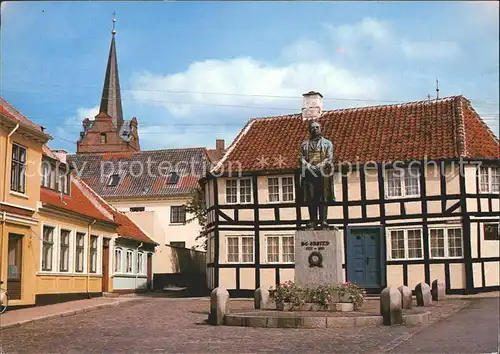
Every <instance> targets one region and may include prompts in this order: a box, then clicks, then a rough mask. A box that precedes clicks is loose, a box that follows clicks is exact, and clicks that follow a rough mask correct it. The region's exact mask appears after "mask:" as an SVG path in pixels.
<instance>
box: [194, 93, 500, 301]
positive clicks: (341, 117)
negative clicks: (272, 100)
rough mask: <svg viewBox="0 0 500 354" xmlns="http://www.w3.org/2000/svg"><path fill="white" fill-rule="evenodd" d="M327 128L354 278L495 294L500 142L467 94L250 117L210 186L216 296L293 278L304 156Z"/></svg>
mask: <svg viewBox="0 0 500 354" xmlns="http://www.w3.org/2000/svg"><path fill="white" fill-rule="evenodd" d="M311 120H316V121H318V122H319V123H320V124H321V126H322V130H323V135H324V136H325V137H326V138H328V139H329V140H331V141H332V142H333V144H334V162H335V167H336V169H335V170H336V172H335V181H336V185H335V194H336V196H335V200H334V201H332V202H330V205H329V209H328V222H329V224H330V225H332V227H333V226H335V227H337V228H338V229H339V230H340V231H341V233H342V241H343V248H344V254H343V259H342V263H343V267H344V268H345V272H344V276H345V279H346V280H349V281H353V282H356V283H358V284H359V285H361V286H363V287H365V288H366V289H367V290H368V291H369V292H370V291H372V292H378V291H380V289H381V288H383V287H385V286H400V285H407V286H409V287H410V288H414V287H415V285H416V284H417V283H419V282H422V281H425V282H427V283H430V282H431V281H432V280H434V279H442V280H444V281H445V283H446V290H447V293H476V292H481V291H489V290H498V289H499V288H500V287H499V285H500V281H499V279H500V274H499V264H500V263H499V260H500V258H499V256H500V254H499V246H500V244H499V242H500V241H499V232H498V221H499V216H500V211H499V185H500V169H499V160H498V158H499V140H498V138H497V137H496V136H495V135H494V134H493V132H492V131H491V130H490V129H489V128H488V126H487V125H486V124H485V123H484V122H483V120H482V119H481V117H480V116H479V114H478V113H477V112H476V111H475V110H474V108H473V107H472V105H471V102H470V101H469V100H468V99H467V98H465V97H463V96H454V97H447V98H442V99H436V100H426V101H419V102H408V103H404V104H394V105H383V106H372V107H361V108H352V109H341V110H331V111H323V107H322V96H321V94H319V93H316V92H310V93H307V94H305V95H304V106H303V108H302V113H299V114H293V115H286V116H277V117H265V118H257V119H251V120H249V121H248V123H247V124H246V125H245V126H244V127H243V129H242V130H241V132H240V133H239V134H238V136H237V137H236V138H235V140H234V141H233V142H232V144H231V145H230V146H229V147H228V149H227V152H226V154H225V155H224V156H223V158H222V159H221V160H220V161H219V162H218V164H217V166H215V167H214V168H213V170H212V171H211V174H210V175H209V176H207V178H206V179H205V180H203V181H202V182H203V185H204V186H205V192H206V202H207V207H208V234H207V236H208V257H207V259H208V264H207V274H208V286H209V288H215V287H217V286H223V287H225V288H227V289H228V290H229V291H230V292H233V293H239V294H240V295H245V294H247V295H250V294H251V293H252V292H253V291H254V290H255V289H256V288H259V287H265V288H269V287H271V286H273V285H275V284H276V283H279V282H282V281H285V280H293V279H294V234H295V231H296V230H299V229H303V228H304V227H305V224H306V222H307V221H308V220H309V219H308V218H309V215H308V210H307V207H306V206H304V205H303V204H302V203H301V192H300V174H301V171H300V170H299V146H300V144H301V142H302V141H304V140H306V139H307V138H308V124H309V123H310V121H311Z"/></svg>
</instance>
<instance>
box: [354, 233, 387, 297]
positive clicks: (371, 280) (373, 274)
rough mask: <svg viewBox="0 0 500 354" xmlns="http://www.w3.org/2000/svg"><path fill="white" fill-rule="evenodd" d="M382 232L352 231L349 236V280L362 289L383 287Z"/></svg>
mask: <svg viewBox="0 0 500 354" xmlns="http://www.w3.org/2000/svg"><path fill="white" fill-rule="evenodd" d="M380 245H381V242H380V230H379V229H378V228H373V229H350V230H349V232H348V235H347V280H349V281H351V282H353V283H356V284H358V285H360V286H362V287H367V288H377V287H381V286H382V269H381V256H380Z"/></svg>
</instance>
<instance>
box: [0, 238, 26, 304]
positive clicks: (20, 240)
mask: <svg viewBox="0 0 500 354" xmlns="http://www.w3.org/2000/svg"><path fill="white" fill-rule="evenodd" d="M25 237H26V235H23V234H19V233H16V232H9V233H7V257H6V259H5V264H6V265H7V276H6V279H5V286H6V287H7V291H9V244H10V240H11V239H14V238H15V239H17V240H16V242H17V246H18V247H19V250H18V252H19V254H20V258H21V259H20V264H19V272H20V273H21V275H20V277H19V299H14V298H12V300H22V299H23V279H24V277H23V273H24V239H25ZM16 257H17V255H16ZM11 293H12V291H11Z"/></svg>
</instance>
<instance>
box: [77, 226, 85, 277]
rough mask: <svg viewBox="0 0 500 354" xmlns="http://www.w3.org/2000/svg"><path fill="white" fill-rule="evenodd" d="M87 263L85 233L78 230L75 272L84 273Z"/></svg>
mask: <svg viewBox="0 0 500 354" xmlns="http://www.w3.org/2000/svg"><path fill="white" fill-rule="evenodd" d="M84 265H85V234H84V233H83V232H77V233H76V238H75V272H77V273H83V269H84Z"/></svg>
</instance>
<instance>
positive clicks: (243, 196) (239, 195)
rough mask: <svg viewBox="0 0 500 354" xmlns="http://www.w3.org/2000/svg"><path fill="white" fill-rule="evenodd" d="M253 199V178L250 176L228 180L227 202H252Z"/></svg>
mask: <svg viewBox="0 0 500 354" xmlns="http://www.w3.org/2000/svg"><path fill="white" fill-rule="evenodd" d="M251 201H252V180H251V179H250V178H243V179H228V180H226V203H228V204H235V203H250V202H251Z"/></svg>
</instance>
